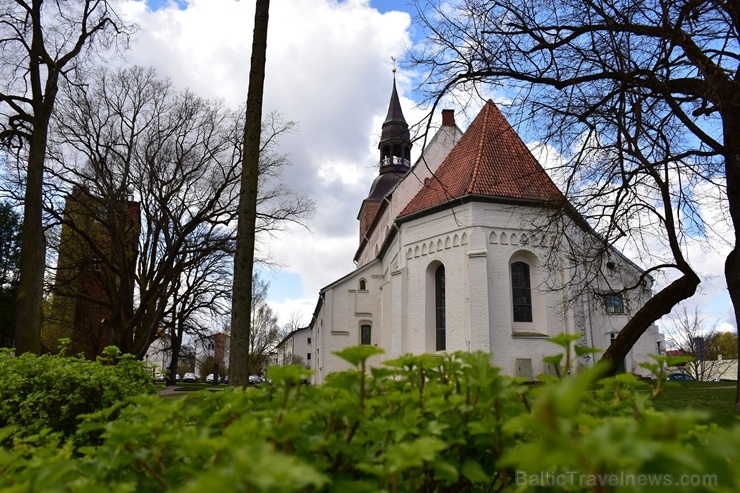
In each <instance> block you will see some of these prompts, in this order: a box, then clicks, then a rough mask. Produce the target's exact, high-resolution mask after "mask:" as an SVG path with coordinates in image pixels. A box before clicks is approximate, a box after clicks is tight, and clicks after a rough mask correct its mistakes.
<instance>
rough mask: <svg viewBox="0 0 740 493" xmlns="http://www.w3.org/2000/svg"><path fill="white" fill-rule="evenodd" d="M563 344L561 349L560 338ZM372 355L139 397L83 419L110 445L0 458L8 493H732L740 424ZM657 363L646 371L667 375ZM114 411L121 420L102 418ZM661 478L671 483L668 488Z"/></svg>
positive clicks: (474, 361) (590, 384)
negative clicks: (328, 368)
mask: <svg viewBox="0 0 740 493" xmlns="http://www.w3.org/2000/svg"><path fill="white" fill-rule="evenodd" d="M566 345H567V341H566ZM376 351H377V349H376V348H373V347H358V348H349V349H346V350H344V351H342V352H341V356H343V357H344V358H345V359H346V360H347V361H350V362H351V363H353V364H356V365H357V370H354V371H346V372H342V373H337V374H334V375H332V376H331V378H329V379H328V380H327V382H326V383H325V384H324V385H320V386H302V385H300V380H301V379H302V378H305V377H306V370H305V369H303V368H301V367H297V366H296V367H277V368H271V369H270V371H269V372H268V376H269V377H270V378H271V379H272V381H273V383H272V385H263V386H260V387H258V388H249V389H246V390H241V389H229V390H225V391H222V392H217V393H208V392H198V393H193V394H190V395H188V396H186V397H183V398H180V399H161V398H159V397H155V396H139V397H135V398H133V399H132V400H131V404H130V405H127V406H125V407H114V408H109V409H105V410H103V411H100V412H98V413H96V414H95V415H94V416H91V417H88V419H87V420H86V422H85V423H84V425H83V426H82V431H83V432H85V431H94V430H103V434H102V438H103V443H102V444H101V445H99V446H94V447H88V448H83V449H81V450H80V452H81V454H82V455H79V456H75V455H74V454H73V453H72V449H71V448H70V447H69V446H61V447H60V446H59V443H51V442H50V443H48V444H45V445H41V446H37V445H36V444H35V443H32V442H30V441H25V442H22V441H17V443H16V447H15V448H14V449H12V450H6V451H5V453H4V454H1V455H0V488H11V487H14V488H16V490H14V491H76V492H77V491H79V492H83V491H95V492H97V491H137V492H158V491H181V492H200V491H224V492H229V491H250V492H297V491H325V492H344V491H352V492H353V493H362V492H370V491H373V492H374V491H389V492H417V491H422V492H425V491H435V492H460V491H538V490H542V491H574V492H580V491H630V492H632V491H651V492H652V491H656V490H659V489H660V488H658V487H657V486H656V483H657V482H660V483H661V484H662V485H663V486H669V487H670V488H671V491H726V492H731V491H732V492H734V491H737V489H738V486H740V472H739V471H738V470H737V468H736V467H734V463H735V462H736V461H737V459H738V458H739V456H740V428H738V427H736V428H734V429H732V430H719V429H717V428H716V427H715V426H713V425H712V424H710V423H708V422H707V417H706V416H701V415H697V414H693V413H686V412H665V413H659V412H657V411H655V410H654V409H653V407H652V404H651V399H652V398H653V396H654V395H657V393H659V391H660V389H659V387H660V385H662V381H661V380H658V386H657V387H656V388H655V389H654V390H653V392H650V391H649V390H650V389H649V388H644V389H642V390H639V389H638V386H639V385H641V383H640V382H638V381H637V380H636V379H635V378H634V377H632V376H630V375H620V376H618V377H616V378H609V379H603V380H598V378H597V377H598V376H599V371H600V370H599V369H598V368H596V369H592V370H587V371H584V372H581V373H578V374H576V375H573V376H569V377H566V378H563V379H561V380H559V379H554V380H553V381H551V382H548V383H545V384H543V385H540V386H536V387H529V386H528V385H525V384H524V383H523V382H520V381H518V380H516V379H514V378H511V377H506V376H502V375H500V373H499V371H498V370H497V369H496V368H493V367H491V366H490V364H489V360H490V356H489V355H487V354H483V353H474V354H468V353H456V354H450V355H420V356H404V357H402V358H399V359H397V360H394V361H392V362H389V363H387V364H386V366H385V367H383V368H374V369H372V370H370V371H369V372H368V371H365V361H366V360H367V358H368V357H370V356H371V355H372V354H374V353H375V352H376ZM662 366H663V362H661V361H658V363H656V366H655V371H656V373H657V374H658V375H660V374H661V371H662V370H661V369H662ZM116 413H117V417H116V419H111V418H112V416H113V415H114V414H116ZM669 481H670V483H669Z"/></svg>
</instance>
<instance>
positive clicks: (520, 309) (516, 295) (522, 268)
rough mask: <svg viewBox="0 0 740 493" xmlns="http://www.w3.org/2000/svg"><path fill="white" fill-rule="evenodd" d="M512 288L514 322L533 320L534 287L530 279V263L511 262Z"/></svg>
mask: <svg viewBox="0 0 740 493" xmlns="http://www.w3.org/2000/svg"><path fill="white" fill-rule="evenodd" d="M511 290H512V299H513V305H514V322H531V321H532V287H531V284H530V280H529V264H527V263H526V262H514V263H513V264H511Z"/></svg>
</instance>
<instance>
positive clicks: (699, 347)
mask: <svg viewBox="0 0 740 493" xmlns="http://www.w3.org/2000/svg"><path fill="white" fill-rule="evenodd" d="M671 322H672V327H671V328H670V329H668V333H667V335H668V338H669V340H670V341H671V343H672V345H673V347H674V349H675V350H678V351H680V352H681V353H682V355H686V356H692V357H693V358H694V360H693V361H689V362H688V363H685V364H684V365H683V367H684V368H685V369H686V371H687V372H688V373H689V374H690V375H691V376H693V377H694V378H695V379H697V380H709V379H715V378H719V377H722V376H724V373H725V372H726V371H727V370H726V369H725V368H722V369H720V365H721V364H722V363H719V361H718V359H717V355H718V345H717V335H718V333H717V325H718V322H717V321H715V322H714V323H713V324H708V323H707V321H706V320H705V318H704V316H703V315H702V313H701V311H700V310H699V308H698V307H694V310H693V311H691V312H690V311H689V310H688V309H687V308H686V306H685V305H682V306H681V308H680V309H679V311H678V313H677V314H675V315H674V316H673V317H671Z"/></svg>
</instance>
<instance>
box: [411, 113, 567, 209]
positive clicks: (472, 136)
mask: <svg viewBox="0 0 740 493" xmlns="http://www.w3.org/2000/svg"><path fill="white" fill-rule="evenodd" d="M468 195H479V196H490V197H493V198H497V197H498V198H502V199H519V200H537V201H558V202H559V201H562V200H564V197H563V194H562V193H561V192H560V190H558V188H557V187H556V186H555V184H554V183H553V181H552V180H551V179H550V177H549V176H548V175H547V173H546V172H545V170H544V169H543V168H542V166H540V164H539V163H538V162H537V160H536V159H535V158H534V156H533V155H532V153H531V152H530V151H529V149H528V148H527V146H526V145H524V142H522V139H521V138H519V136H518V135H517V134H516V132H515V131H514V129H513V128H512V127H511V125H509V122H507V121H506V118H505V117H504V115H503V114H502V113H501V112H500V111H499V109H498V108H497V107H496V105H495V104H493V102H492V101H490V100H489V101H487V102H486V104H485V105H484V106H483V109H481V111H480V113H478V116H476V117H475V120H473V122H472V123H471V124H470V127H468V130H467V131H466V132H465V134H464V135H463V136H462V137H461V138H460V140H459V141H458V143H457V145H455V147H454V148H453V149H452V150H451V151H450V153H449V154H448V155H447V157H446V158H445V159H444V161H442V164H440V165H439V168H438V169H437V172H436V173H435V176H434V177H432V178H430V179H429V181H428V182H427V183H426V185H425V186H424V187H423V188H422V189H421V190H420V191H419V193H417V194H416V196H415V197H414V198H413V199H411V202H409V203H408V205H407V206H406V208H405V209H404V210H403V211H401V213H400V214H399V216H398V217H401V216H406V215H409V214H412V213H414V212H419V211H422V210H424V209H429V208H431V207H435V206H438V205H441V204H444V203H445V202H448V201H450V200H455V199H460V198H463V197H465V196H468Z"/></svg>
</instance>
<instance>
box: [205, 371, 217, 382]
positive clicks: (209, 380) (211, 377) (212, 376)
mask: <svg viewBox="0 0 740 493" xmlns="http://www.w3.org/2000/svg"><path fill="white" fill-rule="evenodd" d="M214 380H215V376H214V375H213V373H211V374H210V375H208V376H207V377H206V383H213V382H214Z"/></svg>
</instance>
